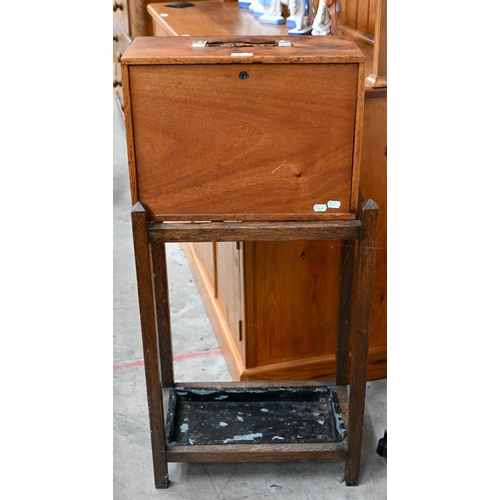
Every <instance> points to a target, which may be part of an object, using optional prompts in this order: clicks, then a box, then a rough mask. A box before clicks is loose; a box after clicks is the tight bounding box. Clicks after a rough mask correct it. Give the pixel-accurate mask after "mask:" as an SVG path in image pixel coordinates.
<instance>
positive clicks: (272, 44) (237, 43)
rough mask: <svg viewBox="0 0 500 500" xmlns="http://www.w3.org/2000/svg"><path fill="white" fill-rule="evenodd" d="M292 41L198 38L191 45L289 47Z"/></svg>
mask: <svg viewBox="0 0 500 500" xmlns="http://www.w3.org/2000/svg"><path fill="white" fill-rule="evenodd" d="M291 46H292V42H290V41H289V40H266V41H263V42H257V41H255V42H251V41H243V40H241V41H234V42H222V41H217V40H215V41H208V40H199V41H196V42H193V47H291Z"/></svg>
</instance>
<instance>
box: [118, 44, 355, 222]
mask: <svg viewBox="0 0 500 500" xmlns="http://www.w3.org/2000/svg"><path fill="white" fill-rule="evenodd" d="M297 38H299V39H297ZM252 39H253V40H254V42H252ZM198 41H199V40H197V39H193V38H192V37H175V38H165V37H152V38H147V37H145V38H137V39H136V40H135V41H134V43H133V45H132V46H131V47H130V48H129V49H128V51H127V52H126V54H125V55H124V56H123V57H122V62H123V63H124V64H125V67H126V68H127V69H128V71H126V73H127V74H126V75H124V77H123V85H124V86H125V85H126V86H128V89H129V92H128V95H129V102H128V103H127V104H126V105H125V113H128V117H129V124H130V127H131V129H132V130H133V138H132V136H131V135H129V137H128V147H129V155H130V169H131V177H132V179H133V183H132V199H133V202H134V203H135V202H136V201H138V200H139V199H140V200H141V202H142V203H143V204H144V205H145V206H146V207H147V210H148V215H150V216H151V217H152V218H153V219H154V220H332V219H338V218H342V219H346V218H347V219H349V218H354V217H355V213H356V210H357V199H358V197H357V194H358V189H359V162H360V159H359V151H360V137H361V123H362V119H361V117H362V115H363V94H364V80H365V77H364V57H363V55H362V53H361V51H360V50H359V49H358V47H357V46H356V45H355V44H354V42H352V41H351V40H349V39H347V38H343V37H285V38H283V39H280V40H276V39H275V38H270V37H259V38H256V37H253V38H252V37H246V38H241V39H239V38H236V39H235V38H208V39H206V40H205V41H203V42H206V43H199V44H198V45H199V46H196V43H197V42H198ZM193 44H194V46H193ZM228 44H230V45H228ZM284 97H285V100H284Z"/></svg>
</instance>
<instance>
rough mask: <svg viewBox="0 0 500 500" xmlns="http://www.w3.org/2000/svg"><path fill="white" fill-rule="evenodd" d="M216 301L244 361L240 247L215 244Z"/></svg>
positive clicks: (231, 243) (230, 243)
mask: <svg viewBox="0 0 500 500" xmlns="http://www.w3.org/2000/svg"><path fill="white" fill-rule="evenodd" d="M215 255H216V271H215V272H216V281H217V301H218V304H219V307H220V310H221V311H222V313H223V315H224V318H225V320H226V322H227V325H228V327H229V330H230V331H231V335H232V337H233V341H234V343H235V344H236V345H237V346H238V350H239V352H240V355H241V358H242V359H243V360H244V359H245V342H244V330H243V314H242V280H241V245H240V244H239V243H236V242H224V243H216V252H215Z"/></svg>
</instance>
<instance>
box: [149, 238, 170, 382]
mask: <svg viewBox="0 0 500 500" xmlns="http://www.w3.org/2000/svg"><path fill="white" fill-rule="evenodd" d="M151 258H152V261H153V279H154V290H155V303H156V325H157V329H158V347H159V351H160V370H161V382H162V386H163V387H173V385H174V368H173V358H172V328H171V325H170V300H169V297H168V278H167V256H166V253H165V244H164V243H152V244H151Z"/></svg>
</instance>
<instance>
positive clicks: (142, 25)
mask: <svg viewBox="0 0 500 500" xmlns="http://www.w3.org/2000/svg"><path fill="white" fill-rule="evenodd" d="M149 3H151V0H113V93H114V96H115V101H116V104H117V106H118V110H119V111H120V113H121V114H122V118H123V93H122V75H121V67H120V60H121V57H122V55H123V54H124V53H125V51H126V50H127V49H128V46H129V45H130V44H131V43H132V40H133V39H134V38H135V37H136V36H148V35H152V34H153V23H152V21H151V16H149V14H148V12H147V10H146V7H147V5H148V4H149Z"/></svg>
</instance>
